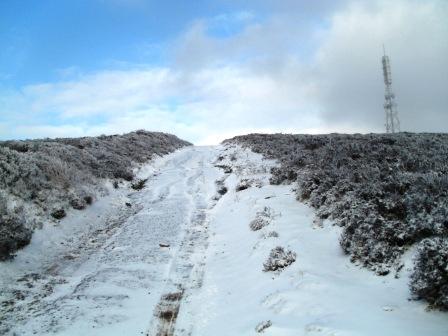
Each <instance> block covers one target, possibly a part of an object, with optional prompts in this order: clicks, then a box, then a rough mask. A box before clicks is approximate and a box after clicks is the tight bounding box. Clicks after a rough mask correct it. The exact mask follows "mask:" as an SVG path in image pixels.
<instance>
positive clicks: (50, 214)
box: [0, 131, 189, 260]
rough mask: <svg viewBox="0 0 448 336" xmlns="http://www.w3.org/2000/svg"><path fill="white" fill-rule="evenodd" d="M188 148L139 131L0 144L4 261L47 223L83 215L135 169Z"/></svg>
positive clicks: (0, 245) (1, 249)
mask: <svg viewBox="0 0 448 336" xmlns="http://www.w3.org/2000/svg"><path fill="white" fill-rule="evenodd" d="M186 145H189V143H187V142H185V141H183V140H180V139H179V138H177V137H176V136H174V135H170V134H164V133H158V132H146V131H137V132H132V133H128V134H124V135H111V136H99V137H84V138H73V139H69V138H67V139H53V140H51V139H44V140H26V141H3V142H0V260H5V259H8V258H10V257H11V256H12V255H13V253H14V252H15V251H16V250H17V249H18V248H21V247H23V246H25V245H26V244H28V243H29V241H30V239H31V236H32V232H33V231H34V230H35V229H36V228H40V227H42V225H43V224H44V223H45V222H47V221H51V220H52V221H56V220H59V219H61V218H63V217H64V216H65V215H66V212H67V211H68V210H69V209H71V208H73V209H76V210H82V209H84V208H85V207H86V206H88V205H90V204H91V203H92V202H93V201H94V199H95V198H97V197H98V196H99V195H104V194H105V193H106V191H107V189H106V188H105V187H104V182H105V181H106V180H113V181H114V185H115V187H119V185H120V183H122V181H131V180H133V179H134V173H133V171H134V169H135V168H136V167H137V166H138V165H139V164H142V163H144V162H147V161H149V160H150V159H152V158H153V157H154V156H157V155H158V156H160V155H164V154H167V153H170V152H172V151H174V150H176V149H178V148H180V147H183V146H186Z"/></svg>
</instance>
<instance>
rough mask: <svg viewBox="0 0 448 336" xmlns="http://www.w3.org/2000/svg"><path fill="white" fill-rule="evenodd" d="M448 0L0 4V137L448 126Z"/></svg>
mask: <svg viewBox="0 0 448 336" xmlns="http://www.w3.org/2000/svg"><path fill="white" fill-rule="evenodd" d="M447 17H448V1H446V0H426V1H424V0H394V1H390V0H389V1H385V0H369V1H367V0H365V1H364V0H358V1H355V0H339V1H338V0H314V1H308V0H307V1H305V0H257V1H256V0H239V1H238V0H208V1H207V0H191V1H179V0H177V1H175V0H164V1H154V0H39V1H36V0H2V1H1V2H0V46H1V47H0V139H26V138H45V137H79V136H90V135H100V134H121V133H125V132H129V131H133V130H137V129H146V130H150V131H163V132H168V133H174V134H176V135H177V136H179V137H181V138H183V139H186V140H189V141H191V142H193V143H195V144H199V145H204V144H216V143H218V142H220V141H222V140H223V139H226V138H229V137H232V136H235V135H239V134H247V133H253V132H266V133H274V132H281V133H313V134H316V133H331V132H344V133H369V132H384V131H385V126H384V123H385V114H384V110H383V101H384V82H383V78H382V70H381V56H382V54H383V49H382V45H383V44H384V45H385V48H386V52H387V54H388V55H389V56H390V59H391V66H392V78H393V84H392V85H393V89H394V92H395V94H396V102H397V104H398V113H399V117H400V121H401V129H402V131H409V132H447V131H448V20H447V19H446V18H447Z"/></svg>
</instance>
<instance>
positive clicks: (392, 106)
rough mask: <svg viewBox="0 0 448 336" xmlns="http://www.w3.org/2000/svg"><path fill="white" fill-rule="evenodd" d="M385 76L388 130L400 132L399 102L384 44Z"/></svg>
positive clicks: (388, 131)
mask: <svg viewBox="0 0 448 336" xmlns="http://www.w3.org/2000/svg"><path fill="white" fill-rule="evenodd" d="M381 62H382V63H383V76H384V84H385V85H386V91H385V94H384V98H385V102H384V111H385V112H386V132H387V133H395V132H400V120H399V119H398V111H397V104H396V103H395V94H394V93H393V91H392V74H391V71H390V61H389V56H387V55H386V49H385V47H384V44H383V57H382V59H381Z"/></svg>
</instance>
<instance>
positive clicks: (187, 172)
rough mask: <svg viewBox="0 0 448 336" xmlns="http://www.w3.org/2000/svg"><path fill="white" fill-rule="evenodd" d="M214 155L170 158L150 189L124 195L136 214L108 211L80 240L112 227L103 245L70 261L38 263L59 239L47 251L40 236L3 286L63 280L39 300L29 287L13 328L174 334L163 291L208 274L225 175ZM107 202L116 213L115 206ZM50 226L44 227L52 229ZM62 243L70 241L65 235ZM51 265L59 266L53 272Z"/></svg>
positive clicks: (205, 151)
mask: <svg viewBox="0 0 448 336" xmlns="http://www.w3.org/2000/svg"><path fill="white" fill-rule="evenodd" d="M214 158H216V151H215V150H214V149H211V148H204V147H203V148H198V147H195V148H187V149H183V150H180V151H178V152H176V153H174V154H171V155H169V156H168V157H165V158H163V160H161V163H160V164H159V165H158V167H157V169H156V170H155V171H154V172H152V174H151V175H150V178H149V180H148V182H147V184H146V187H145V188H144V189H143V190H141V191H139V192H133V193H131V194H129V195H127V197H126V198H124V199H121V198H120V199H119V200H120V202H121V203H122V204H123V206H124V203H125V201H126V202H128V203H130V204H132V208H134V209H137V210H135V213H134V214H132V215H130V216H129V217H128V218H126V217H125V218H120V217H119V216H118V217H114V218H115V221H114V222H115V224H116V225H114V226H112V227H111V226H110V225H109V224H110V222H111V215H110V214H108V213H107V212H106V213H104V214H103V215H104V216H105V217H106V218H107V219H106V221H105V222H106V223H104V227H101V228H99V229H97V230H91V232H90V236H87V235H86V236H81V237H79V238H80V239H88V240H93V241H95V240H96V236H97V235H99V234H100V233H104V232H106V235H105V236H106V237H104V239H103V240H104V241H103V242H102V243H101V244H100V245H98V246H96V248H94V249H91V250H88V251H86V249H84V248H83V247H84V246H81V247H80V248H78V249H76V253H75V254H74V253H70V254H67V256H69V257H67V258H62V260H61V259H59V258H57V257H53V258H51V257H48V259H49V260H48V262H47V263H45V264H44V265H41V267H37V266H36V267H34V266H32V265H29V264H28V262H27V261H26V260H27V259H28V260H29V258H30V257H31V256H32V255H33V254H36V253H43V254H45V253H46V251H44V250H45V249H46V248H52V247H53V246H55V245H56V244H57V243H59V242H53V243H54V244H48V243H46V245H47V246H46V248H42V247H41V245H42V244H39V243H43V241H44V240H45V238H44V237H43V239H42V240H40V239H39V234H38V235H37V236H36V237H35V238H36V239H34V238H33V240H34V241H33V243H34V244H33V243H32V244H31V245H30V246H29V247H27V248H25V249H24V250H23V251H21V252H20V253H19V255H18V257H17V258H16V260H15V261H14V262H12V263H9V264H3V265H1V267H3V269H2V271H3V273H8V274H10V276H9V277H5V276H3V278H2V280H3V283H2V287H3V286H4V287H8V285H9V287H12V290H13V291H14V290H18V289H21V287H22V286H20V283H19V286H17V285H16V284H17V278H19V279H24V282H25V284H26V286H25V287H30V288H39V289H38V290H35V292H38V291H39V292H42V291H43V288H44V287H45V286H47V287H50V285H49V284H53V283H55V282H56V284H53V285H51V290H50V291H49V292H48V293H45V294H44V295H36V296H34V300H33V296H32V295H28V294H30V293H29V292H25V291H22V293H24V294H27V295H26V296H25V298H23V300H22V302H20V303H19V304H18V305H15V306H14V307H13V308H14V309H15V311H12V312H10V316H11V317H10V319H9V320H7V321H6V322H7V323H8V324H10V330H9V333H10V334H17V335H32V334H40V335H45V334H48V333H54V334H59V335H103V334H104V335H141V334H142V333H146V331H147V330H150V331H151V332H150V334H151V335H152V334H157V332H156V333H153V332H152V331H157V330H159V329H160V331H163V330H168V331H169V330H170V328H171V326H170V325H166V323H164V322H165V320H164V319H160V316H161V315H163V314H162V313H163V312H164V307H163V306H161V303H160V302H159V300H160V298H161V296H163V295H164V294H169V293H171V292H178V291H184V290H186V289H188V287H189V286H191V287H194V286H195V283H196V282H198V281H200V278H201V267H200V265H201V260H200V258H201V253H202V254H203V253H204V251H205V248H206V242H207V239H206V238H207V237H206V233H207V230H206V229H204V225H206V223H205V216H206V214H205V213H206V211H207V207H211V206H212V205H213V203H215V201H213V202H212V201H211V199H212V198H213V196H214V194H215V193H216V186H215V180H216V179H217V178H218V177H219V176H220V175H222V172H221V171H220V169H219V168H216V167H214V166H213V163H212V162H213V159H214ZM104 207H105V208H106V210H107V209H108V208H110V211H112V212H113V209H112V204H106V205H104ZM124 208H126V206H124ZM95 210H98V209H89V210H88V211H94V212H95ZM120 211H123V207H120V209H119V210H118V212H120ZM115 212H117V211H115ZM92 217H93V218H92ZM95 217H96V216H90V218H89V214H87V218H85V219H84V221H85V222H87V221H89V220H97V218H95ZM98 217H99V216H98ZM67 221H68V222H69V221H70V220H69V219H67ZM107 222H109V223H107ZM69 224H70V223H64V222H63V223H62V224H61V225H62V226H63V225H69ZM78 224H80V223H78ZM83 224H84V223H83ZM49 230H50V231H51V229H48V230H43V231H46V232H47V233H49V234H51V232H48V231H49ZM50 239H51V238H50ZM36 240H37V241H36ZM60 240H61V242H63V243H64V237H62V238H61V239H60ZM75 240H76V239H75ZM65 244H66V245H67V244H68V243H67V242H65ZM72 245H73V246H76V242H74V243H73V244H72ZM77 247H79V246H77ZM68 250H69V248H65V249H62V250H61V251H60V252H61V253H62V254H66V253H68V252H67V251H68ZM71 250H73V248H71ZM86 254H87V255H86ZM198 258H199V259H198ZM50 269H51V270H55V271H54V272H53V274H51V273H50V272H49V270H50ZM33 274H34V279H33ZM14 278H15V279H14ZM7 282H10V284H7ZM17 288H18V289H17ZM39 294H42V293H39ZM30 296H31V297H30ZM165 314H169V313H168V312H165ZM159 322H162V323H159ZM160 334H163V333H160Z"/></svg>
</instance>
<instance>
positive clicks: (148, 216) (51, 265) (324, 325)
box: [0, 146, 448, 336]
mask: <svg viewBox="0 0 448 336" xmlns="http://www.w3.org/2000/svg"><path fill="white" fill-rule="evenodd" d="M219 156H223V157H224V158H223V159H222V160H218V161H217V158H218V157H219ZM217 165H221V166H223V165H225V166H228V167H231V168H232V171H233V172H232V173H230V174H225V173H224V170H223V169H221V168H218V167H216V166H217ZM274 165H275V163H274V162H272V161H267V160H263V159H262V157H261V156H260V155H257V154H254V153H251V152H249V151H248V150H243V149H241V148H240V147H238V146H228V147H221V146H218V147H189V148H185V149H182V150H179V151H177V152H175V153H172V154H170V155H167V156H164V157H162V158H159V159H157V160H156V161H155V162H152V163H150V164H148V165H145V166H142V167H140V169H139V171H138V172H136V174H137V176H138V178H140V179H145V178H149V179H148V181H147V183H146V186H145V187H144V188H143V189H142V190H139V191H132V190H131V189H130V188H125V187H120V188H119V189H118V190H114V189H111V190H110V193H109V195H108V196H106V197H104V198H102V199H100V200H98V201H97V202H95V203H94V204H93V206H92V207H89V208H88V209H86V210H84V211H82V212H76V211H72V212H70V213H69V214H68V216H67V217H66V218H65V219H63V220H62V221H61V223H60V225H59V226H57V227H53V226H48V225H47V226H45V227H44V228H43V229H42V230H40V231H37V232H36V233H35V235H34V236H33V239H32V242H31V244H30V245H29V246H27V247H26V248H25V249H23V250H21V251H20V252H19V253H18V255H17V257H16V259H15V260H14V261H12V262H7V263H2V264H0V287H1V288H2V289H4V291H2V296H4V298H5V295H7V294H6V293H9V294H10V293H13V291H14V290H20V291H21V293H23V294H24V295H25V298H24V299H23V300H16V301H17V302H16V306H14V307H15V309H16V310H15V311H13V312H9V313H8V314H6V315H5V318H6V319H5V320H4V321H1V319H0V321H1V322H2V324H3V323H5V325H8V326H9V327H10V330H9V333H8V334H10V335H13V334H14V333H16V334H18V335H35V334H37V335H46V334H56V335H99V336H101V335H108V336H111V335H142V334H147V335H158V334H159V335H160V334H164V335H165V334H166V335H172V334H174V335H196V336H200V335H204V336H205V335H257V334H258V333H257V332H256V328H257V327H258V328H259V330H260V329H263V330H262V331H261V333H262V334H264V335H338V336H343V335H407V336H408V335H410V336H412V335H423V334H428V335H431V336H438V335H447V334H448V319H447V314H446V313H441V312H436V311H429V312H428V311H426V310H425V305H424V304H423V303H421V302H416V301H408V298H409V292H408V286H407V282H408V276H409V269H408V268H409V267H410V259H411V258H412V253H409V254H408V255H406V256H405V259H406V266H405V267H404V269H403V270H402V271H401V273H400V274H399V278H398V279H396V278H395V277H394V274H390V275H388V276H385V277H379V276H376V275H375V274H374V273H373V272H371V271H368V270H366V269H363V268H360V267H358V266H357V265H354V264H352V263H350V261H349V258H348V257H347V256H345V255H344V254H343V253H342V250H341V248H340V246H339V243H338V239H339V235H340V228H339V227H336V226H333V225H332V223H331V222H329V221H324V222H323V223H321V222H318V221H316V220H315V216H314V211H313V210H312V209H311V208H309V207H308V206H306V205H304V204H302V203H300V202H298V201H297V200H296V199H295V191H294V190H293V188H294V186H284V185H283V186H272V185H269V183H268V180H269V171H270V168H271V167H273V166H274ZM242 180H244V181H245V182H244V183H246V184H248V185H250V187H248V188H247V189H244V190H240V191H236V189H237V186H238V185H241V181H242ZM222 185H224V186H225V187H226V188H227V192H226V193H225V194H224V195H220V194H219V193H218V188H221V187H222ZM126 202H129V203H131V204H132V206H131V207H127V206H126V205H125V203H126ZM260 214H262V215H260ZM257 216H262V217H263V218H264V219H265V220H266V222H267V223H268V224H267V225H265V226H264V227H262V228H261V229H259V230H257V231H253V230H251V228H250V223H251V222H252V221H253V220H254V219H255V218H256V217H257ZM274 232H275V233H277V235H275V234H273V233H274ZM160 244H162V245H169V247H161V246H160ZM278 246H280V247H283V248H284V249H285V250H291V251H293V252H294V253H296V260H295V261H294V262H293V263H292V264H291V265H289V266H287V267H285V268H284V269H283V270H281V271H276V272H265V271H263V264H264V263H265V262H266V260H267V259H268V257H269V254H270V253H271V250H272V249H274V248H276V247H278ZM33 273H36V274H39V277H37V278H36V279H35V280H27V281H19V282H17V279H20V278H21V277H23V276H28V277H32V276H31V274H33ZM29 286H32V287H31V288H28V287H29ZM49 288H50V289H51V290H48V289H49ZM173 297H176V299H175V300H173V299H172V298H173ZM166 312H170V314H171V315H169V316H170V319H169V321H167V320H164V319H163V318H161V316H166V315H163V314H162V313H166ZM176 317H177V319H176ZM268 321H270V322H271V323H268ZM261 326H265V327H263V328H262V327H261Z"/></svg>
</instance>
